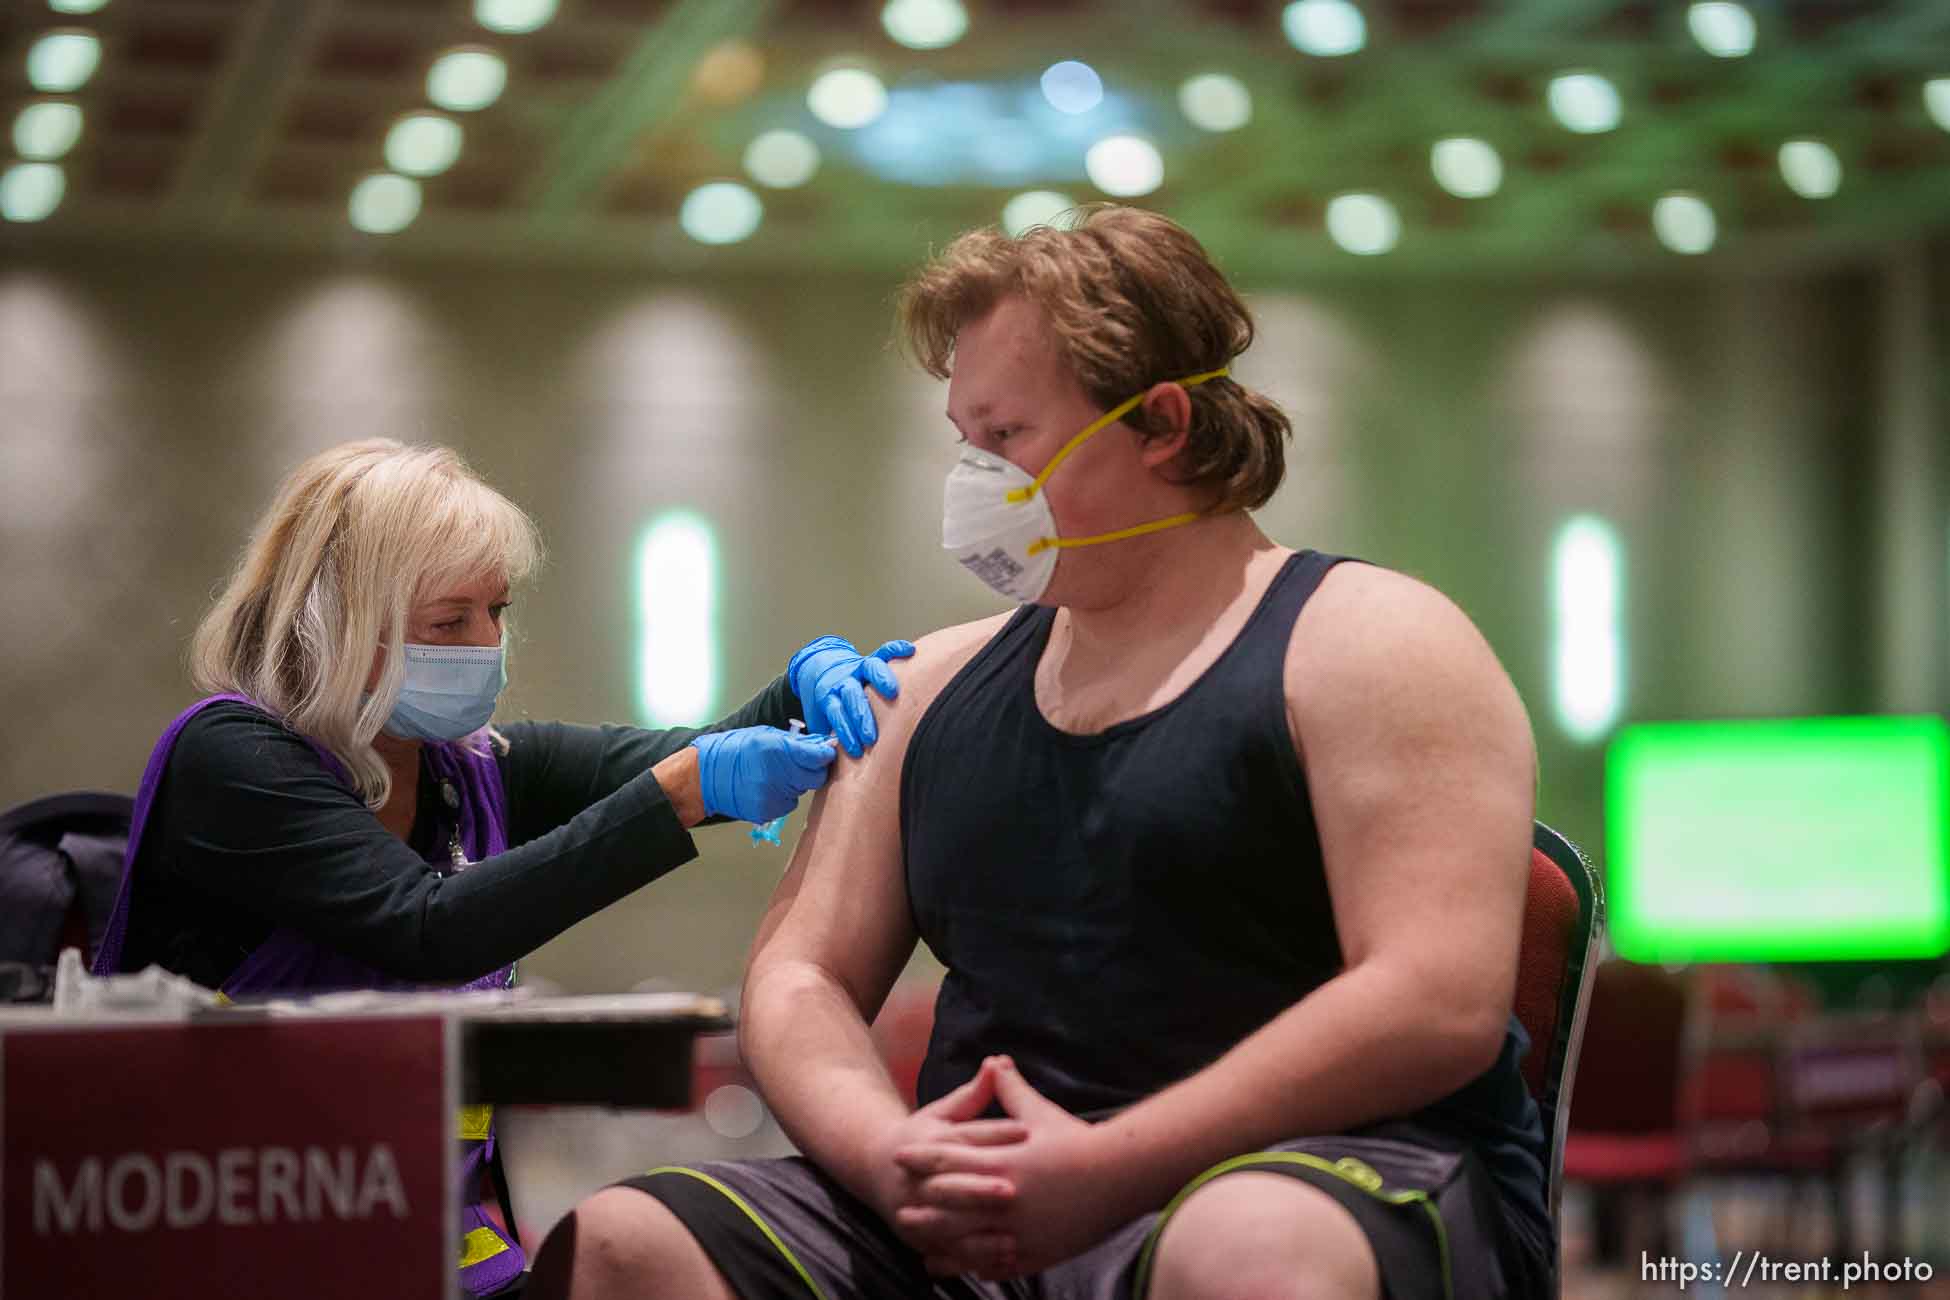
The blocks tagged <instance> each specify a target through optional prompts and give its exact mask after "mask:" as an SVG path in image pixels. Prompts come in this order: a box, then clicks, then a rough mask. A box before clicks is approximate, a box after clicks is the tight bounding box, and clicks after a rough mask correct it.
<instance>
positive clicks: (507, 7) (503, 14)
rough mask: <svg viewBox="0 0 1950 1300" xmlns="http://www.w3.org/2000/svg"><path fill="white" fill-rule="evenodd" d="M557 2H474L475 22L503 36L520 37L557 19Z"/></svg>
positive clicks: (554, 0)
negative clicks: (554, 18) (550, 20)
mask: <svg viewBox="0 0 1950 1300" xmlns="http://www.w3.org/2000/svg"><path fill="white" fill-rule="evenodd" d="M555 9H556V0H474V21H475V22H477V23H479V24H480V25H481V26H483V27H485V28H487V29H488V30H489V31H491V32H500V33H501V34H502V35H503V36H520V35H523V34H524V33H527V32H532V31H534V30H535V29H536V28H538V27H543V26H546V25H547V24H548V21H549V19H551V18H553V17H555Z"/></svg>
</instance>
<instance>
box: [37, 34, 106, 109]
mask: <svg viewBox="0 0 1950 1300" xmlns="http://www.w3.org/2000/svg"><path fill="white" fill-rule="evenodd" d="M101 61H102V43H101V41H100V40H98V39H96V37H95V34H94V33H93V32H49V33H48V34H47V35H45V36H43V37H41V39H39V40H38V41H35V42H34V44H33V45H32V46H31V47H30V48H29V49H28V51H27V80H28V82H29V83H30V84H31V85H32V86H33V87H34V89H36V90H39V91H44V92H46V93H47V94H50V95H65V94H67V93H68V92H69V91H71V90H80V89H81V88H82V87H83V86H85V85H87V84H88V78H90V77H92V76H94V75H95V69H96V68H97V67H99V66H101Z"/></svg>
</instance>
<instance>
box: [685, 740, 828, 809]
mask: <svg viewBox="0 0 1950 1300" xmlns="http://www.w3.org/2000/svg"><path fill="white" fill-rule="evenodd" d="M691 746H692V748H694V749H696V750H697V784H698V790H699V792H700V793H701V794H702V795H703V796H704V811H705V813H706V814H707V815H708V816H712V817H736V818H738V819H739V820H740V821H747V822H769V821H771V820H772V819H773V818H774V817H783V816H785V815H786V814H787V813H789V812H791V811H792V809H793V806H794V805H796V804H797V803H798V802H799V796H800V795H802V794H804V793H805V792H806V791H808V790H817V789H818V788H819V787H820V786H822V785H825V784H826V771H827V769H828V768H829V767H831V766H832V763H833V744H832V741H831V739H830V738H828V737H826V736H795V735H793V734H792V733H791V732H789V731H780V730H779V729H778V728H777V727H740V728H739V729H738V730H736V731H707V732H705V733H704V734H703V735H702V736H699V737H698V738H697V739H696V740H693V741H692V742H691Z"/></svg>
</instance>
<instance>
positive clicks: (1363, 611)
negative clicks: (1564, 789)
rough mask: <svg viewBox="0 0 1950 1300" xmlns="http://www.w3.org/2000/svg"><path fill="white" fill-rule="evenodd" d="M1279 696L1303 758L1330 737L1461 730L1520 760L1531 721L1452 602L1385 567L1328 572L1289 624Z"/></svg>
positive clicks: (1466, 618) (1474, 629)
mask: <svg viewBox="0 0 1950 1300" xmlns="http://www.w3.org/2000/svg"><path fill="white" fill-rule="evenodd" d="M1286 696H1287V711H1288V715H1289V718H1290V720H1291V721H1292V723H1293V726H1294V731H1295V738H1296V741H1297V742H1299V743H1300V745H1301V748H1302V751H1303V753H1304V752H1305V751H1306V749H1307V748H1308V742H1309V741H1311V740H1315V739H1326V738H1328V737H1329V736H1334V737H1343V736H1344V737H1349V738H1358V737H1360V736H1362V735H1368V736H1373V737H1376V738H1378V737H1379V735H1380V733H1382V732H1399V731H1401V730H1404V729H1405V730H1406V731H1408V732H1411V733H1425V734H1426V733H1429V732H1435V733H1442V732H1457V731H1459V732H1460V734H1458V735H1456V737H1455V738H1456V739H1458V740H1466V741H1467V742H1469V743H1476V744H1482V743H1491V744H1494V745H1496V746H1497V747H1498V748H1506V747H1507V748H1509V749H1511V750H1516V751H1521V752H1522V754H1523V756H1524V761H1525V762H1526V763H1527V762H1528V754H1529V750H1530V743H1531V742H1530V725H1529V720H1528V718H1527V717H1526V715H1525V713H1524V709H1523V703H1522V701H1521V700H1520V699H1519V698H1518V696H1517V692H1516V688H1515V687H1514V686H1513V685H1512V684H1511V682H1510V679H1509V677H1508V675H1507V674H1506V673H1505V672H1504V670H1503V666H1502V665H1501V664H1500V663H1499V662H1498V661H1497V657H1496V654H1495V652H1494V651H1493V650H1492V649H1491V648H1490V645H1489V642H1488V641H1487V640H1486V639H1485V638H1484V636H1483V634H1482V633H1481V632H1480V631H1479V630H1478V629H1477V627H1476V625H1475V624H1474V623H1472V622H1471V621H1470V619H1469V616H1468V615H1466V614H1465V613H1463V611H1462V610H1461V609H1460V608H1458V607H1457V605H1456V603H1455V602H1454V601H1452V600H1450V599H1449V598H1448V597H1447V596H1445V595H1443V594H1442V593H1441V592H1440V591H1437V590H1436V589H1435V588H1434V587H1431V586H1429V585H1428V584H1427V583H1425V582H1421V581H1419V580H1417V579H1415V578H1411V577H1409V576H1408V575H1406V574H1402V573H1397V572H1395V571H1394V570H1391V569H1384V568H1378V567H1376V566H1373V565H1368V564H1340V565H1336V566H1335V567H1334V568H1333V569H1331V570H1329V571H1328V573H1327V576H1326V577H1325V578H1323V579H1322V580H1321V584H1320V587H1319V589H1318V590H1317V591H1315V592H1314V594H1313V596H1312V597H1311V598H1310V599H1309V600H1308V602H1307V604H1306V606H1305V607H1304V608H1303V609H1302V611H1301V614H1300V617H1299V618H1298V619H1296V620H1295V621H1294V628H1293V634H1292V638H1291V640H1290V641H1289V642H1288V644H1287V655H1286Z"/></svg>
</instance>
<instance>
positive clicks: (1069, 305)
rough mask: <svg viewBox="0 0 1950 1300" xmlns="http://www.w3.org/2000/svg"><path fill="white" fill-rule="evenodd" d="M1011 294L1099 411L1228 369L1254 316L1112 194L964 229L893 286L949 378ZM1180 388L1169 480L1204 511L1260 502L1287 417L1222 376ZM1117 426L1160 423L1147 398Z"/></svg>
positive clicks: (1150, 221) (1172, 239) (902, 312)
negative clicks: (973, 325) (1057, 218)
mask: <svg viewBox="0 0 1950 1300" xmlns="http://www.w3.org/2000/svg"><path fill="white" fill-rule="evenodd" d="M1014 295H1021V296H1022V297H1025V298H1027V299H1029V300H1030V301H1031V302H1034V303H1035V304H1036V305H1037V306H1038V307H1040V308H1041V309H1042V314H1043V318H1044V320H1045V322H1046V323H1047V325H1048V328H1049V331H1050V337H1051V340H1052V342H1054V344H1055V345H1056V346H1057V348H1058V349H1059V350H1060V351H1061V352H1062V354H1063V357H1064V360H1065V361H1066V362H1067V363H1068V364H1069V367H1070V369H1071V371H1072V373H1074V374H1075V375H1076V377H1077V380H1078V382H1080V383H1081V384H1082V385H1083V389H1084V391H1085V392H1086V393H1088V394H1089V395H1090V398H1091V400H1092V401H1094V402H1096V403H1097V404H1098V405H1099V406H1101V407H1103V408H1104V409H1105V410H1109V409H1110V408H1111V407H1113V406H1116V405H1117V404H1118V403H1119V402H1122V401H1124V400H1125V399H1126V398H1128V397H1130V396H1132V395H1133V394H1135V393H1141V392H1143V391H1144V390H1146V389H1147V388H1149V387H1151V386H1152V385H1153V384H1156V383H1160V382H1162V381H1165V380H1170V379H1178V378H1180V377H1182V376H1185V375H1193V374H1198V373H1200V372H1203V371H1207V370H1216V369H1218V368H1219V367H1220V366H1224V365H1228V364H1230V363H1231V361H1232V359H1233V358H1234V357H1236V356H1238V355H1239V354H1240V353H1241V352H1244V351H1245V350H1246V348H1247V347H1248V346H1249V345H1251V343H1252V341H1253V318H1252V313H1250V312H1249V311H1247V310H1246V304H1245V303H1244V302H1242V301H1241V300H1240V298H1239V295H1238V294H1237V293H1236V292H1234V291H1233V288H1232V286H1231V285H1229V284H1227V283H1226V280H1225V277H1224V276H1223V275H1221V274H1220V273H1219V269H1218V267H1216V266H1214V265H1213V264H1212V259H1211V258H1210V257H1209V256H1207V255H1206V252H1205V249H1204V247H1203V246H1202V245H1200V243H1199V242H1198V240H1196V239H1194V238H1193V237H1192V235H1191V233H1190V232H1189V231H1187V230H1186V229H1185V228H1184V227H1183V226H1180V225H1179V224H1178V223H1176V222H1174V221H1172V220H1171V219H1170V218H1168V217H1162V216H1159V215H1158V214H1157V213H1155V212H1147V211H1145V210H1144V209H1142V208H1128V207H1120V206H1118V205H1116V204H1109V203H1100V204H1093V205H1090V206H1088V207H1084V208H1080V209H1078V210H1077V212H1076V214H1075V219H1074V221H1073V222H1064V223H1063V224H1062V225H1061V226H1037V227H1034V228H1032V229H1030V230H1029V231H1027V232H1026V233H1024V234H1022V235H1020V236H1017V237H1014V238H1011V237H1010V236H1009V235H1006V234H1004V233H1003V232H1002V231H1001V230H999V229H997V228H995V227H993V226H990V227H985V228H983V229H980V230H971V231H969V232H968V233H966V234H964V235H962V236H960V237H959V238H957V239H956V240H955V241H954V242H953V243H951V244H949V245H948V247H947V248H946V249H944V250H943V251H942V252H941V253H940V254H939V255H938V256H936V257H935V258H934V260H933V261H931V262H929V263H928V264H927V265H926V266H924V267H923V268H922V269H921V270H920V271H919V272H917V273H916V274H915V275H914V276H913V278H911V279H910V280H908V282H907V283H906V284H905V285H904V286H902V289H901V294H900V301H899V307H898V320H899V325H898V329H899V333H900V335H901V336H902V339H903V341H904V342H905V343H906V345H907V348H908V350H909V351H910V352H911V353H912V354H913V355H914V357H915V358H916V359H917V360H918V361H919V362H920V363H921V365H922V366H923V367H924V368H925V369H926V370H927V371H928V373H929V374H931V375H933V376H934V377H935V378H937V379H946V378H947V377H948V375H949V373H950V370H951V362H952V360H953V356H954V350H955V339H956V336H957V335H959V334H960V333H961V330H962V328H963V327H964V326H966V325H968V324H969V323H970V322H972V321H976V320H979V319H981V318H982V317H983V316H985V315H987V314H988V313H989V311H990V310H992V309H993V308H994V307H995V306H996V304H997V303H999V302H1001V301H1002V300H1003V299H1004V298H1007V297H1011V296H1014ZM1185 392H1186V395H1187V396H1188V397H1190V398H1191V403H1192V418H1191V428H1190V432H1189V434H1188V436H1187V438H1186V440H1185V450H1184V451H1183V452H1182V453H1181V454H1180V455H1179V456H1178V457H1177V458H1176V460H1175V461H1174V462H1173V469H1172V473H1173V477H1174V479H1175V480H1176V481H1177V482H1179V483H1181V484H1184V485H1186V486H1188V487H1194V488H1200V489H1203V490H1205V492H1207V493H1208V494H1209V500H1208V501H1207V503H1206V510H1207V511H1208V512H1209V513H1214V514H1217V513H1220V512H1223V511H1227V510H1251V509H1254V508H1256V507H1258V506H1262V505H1265V504H1266V502H1267V501H1268V500H1269V499H1270V498H1271V497H1272V495H1273V493H1274V491H1275V490H1276V489H1278V487H1279V486H1280V480H1281V479H1282V478H1283V477H1284V476H1285V474H1286V442H1287V439H1288V438H1290V437H1291V436H1292V432H1293V426H1292V422H1291V421H1290V420H1288V419H1287V416H1286V412H1284V411H1282V410H1281V409H1280V408H1279V406H1278V405H1276V404H1275V403H1274V402H1273V401H1272V399H1270V398H1268V397H1266V396H1264V395H1263V394H1260V393H1256V392H1254V391H1253V390H1252V389H1250V388H1247V387H1245V386H1244V385H1243V384H1240V383H1239V382H1237V381H1236V380H1234V379H1232V378H1229V377H1228V378H1223V379H1215V380H1212V381H1210V382H1208V383H1204V384H1200V385H1199V386H1197V387H1196V388H1188V389H1186V390H1185ZM1124 423H1125V424H1128V425H1130V426H1131V427H1132V428H1133V429H1136V430H1137V431H1138V432H1139V433H1140V434H1143V435H1153V434H1156V433H1160V432H1162V431H1163V430H1161V429H1157V428H1151V427H1147V426H1148V425H1149V423H1150V422H1149V421H1148V420H1147V419H1146V416H1145V413H1144V410H1143V408H1142V407H1139V408H1138V409H1136V410H1133V411H1132V412H1131V413H1130V414H1129V415H1126V416H1125V417H1124Z"/></svg>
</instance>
